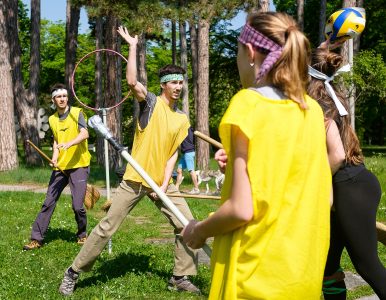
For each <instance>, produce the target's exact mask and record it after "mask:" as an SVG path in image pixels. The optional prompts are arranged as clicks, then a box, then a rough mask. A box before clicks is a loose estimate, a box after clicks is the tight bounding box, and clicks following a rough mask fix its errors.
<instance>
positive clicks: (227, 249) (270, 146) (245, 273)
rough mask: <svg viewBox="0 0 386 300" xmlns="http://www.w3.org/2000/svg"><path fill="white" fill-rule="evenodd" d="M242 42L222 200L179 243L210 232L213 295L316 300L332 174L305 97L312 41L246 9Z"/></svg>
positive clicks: (227, 129) (227, 125)
mask: <svg viewBox="0 0 386 300" xmlns="http://www.w3.org/2000/svg"><path fill="white" fill-rule="evenodd" d="M238 41H239V43H238V54H237V65H238V70H239V75H240V79H241V84H242V86H243V89H242V90H241V91H239V92H238V93H237V94H236V95H235V96H234V97H233V98H232V100H231V102H230V104H229V107H228V109H227V111H226V113H225V115H224V116H223V118H222V120H221V123H220V127H219V133H220V137H221V143H222V144H223V146H224V150H220V152H218V153H216V158H217V159H220V162H219V163H220V167H221V168H224V167H225V166H226V168H225V182H224V186H223V189H222V195H221V206H220V207H219V209H218V210H217V211H216V212H214V213H213V214H211V215H210V216H209V217H208V218H207V219H205V220H203V221H196V220H192V221H190V223H189V224H188V225H187V226H186V227H185V228H184V231H183V237H184V241H185V242H186V244H187V245H188V246H190V247H192V248H200V247H201V246H202V245H203V244H204V242H205V240H206V239H207V238H208V237H212V236H214V243H213V253H212V257H211V268H212V282H211V288H210V295H209V299H216V300H218V299H226V300H232V299H267V300H275V299H283V300H289V299H293V300H298V299H315V300H316V299H320V295H321V288H322V281H323V270H324V265H325V262H326V257H327V252H328V242H329V212H330V193H331V171H330V168H329V162H328V158H327V149H326V133H325V129H324V120H323V112H322V109H321V108H320V106H319V105H318V104H317V102H316V101H315V100H313V99H312V98H310V97H309V96H308V95H307V94H306V85H307V81H308V74H307V65H308V57H309V51H310V45H309V42H308V40H307V38H306V37H305V36H304V34H303V33H302V32H301V31H300V30H299V29H298V28H297V26H296V23H295V21H294V20H293V19H292V18H291V17H290V16H288V15H286V14H283V13H276V12H268V13H256V14H251V15H249V16H248V20H247V23H246V24H245V26H244V27H243V29H242V31H241V34H240V36H239V38H238ZM225 154H226V155H225Z"/></svg>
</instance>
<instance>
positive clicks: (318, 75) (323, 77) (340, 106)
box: [308, 64, 351, 116]
mask: <svg viewBox="0 0 386 300" xmlns="http://www.w3.org/2000/svg"><path fill="white" fill-rule="evenodd" d="M350 69H351V67H350V65H349V64H347V65H344V66H343V67H341V68H339V69H338V70H337V71H336V72H335V74H334V75H332V76H331V77H328V76H327V75H326V74H324V73H322V72H319V71H318V70H315V69H314V68H313V67H311V66H308V74H310V75H311V76H312V77H314V78H316V79H320V80H324V85H325V87H326V90H327V93H328V94H329V95H330V97H331V98H332V100H334V103H335V105H336V108H337V109H338V111H339V114H340V115H341V116H346V115H348V112H347V110H346V109H345V108H344V106H343V104H342V103H341V102H340V101H339V99H338V97H337V96H336V94H335V91H334V89H333V88H332V86H331V84H330V81H332V80H333V79H334V77H335V76H337V75H339V74H340V73H344V72H350Z"/></svg>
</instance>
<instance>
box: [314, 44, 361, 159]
mask: <svg viewBox="0 0 386 300" xmlns="http://www.w3.org/2000/svg"><path fill="white" fill-rule="evenodd" d="M342 62H343V57H342V56H341V55H339V54H337V53H335V52H331V51H329V50H328V49H324V48H317V49H315V50H313V51H312V53H311V67H313V68H314V69H315V70H318V71H319V72H322V73H323V74H325V75H327V76H329V77H330V76H332V75H334V74H335V72H336V71H337V70H338V68H339V67H340V66H341V65H342ZM330 84H331V86H332V87H333V89H334V91H335V93H336V96H337V97H338V99H339V101H340V102H341V103H342V104H343V106H344V107H345V108H346V110H347V111H349V105H348V103H347V99H346V97H345V96H344V95H343V94H342V93H341V92H340V91H339V90H338V89H337V88H336V87H335V86H334V84H333V82H330ZM308 94H309V95H310V96H311V97H312V98H314V99H315V100H316V101H318V103H319V104H320V106H321V107H322V109H323V113H324V117H325V118H326V119H332V120H334V121H335V122H336V124H337V126H338V128H339V133H340V137H341V139H342V143H343V147H344V151H345V153H346V162H348V163H352V164H355V165H357V164H360V163H362V162H363V155H362V151H361V148H360V145H359V140H358V137H357V136H356V134H355V132H354V130H353V128H352V127H351V121H350V115H346V116H340V114H339V112H338V109H337V107H336V105H335V103H334V100H333V99H332V98H331V97H330V95H328V93H327V91H326V88H325V86H324V81H322V80H319V79H316V78H313V77H311V81H310V84H309V86H308Z"/></svg>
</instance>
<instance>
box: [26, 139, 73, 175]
mask: <svg viewBox="0 0 386 300" xmlns="http://www.w3.org/2000/svg"><path fill="white" fill-rule="evenodd" d="M26 142H27V143H28V144H30V145H31V146H32V148H34V149H35V150H36V151H37V152H38V153H39V154H40V155H41V156H42V157H43V158H44V159H46V160H47V161H48V162H49V163H50V164H52V165H53V164H54V163H53V162H52V160H51V158H49V157H48V156H47V155H46V154H45V153H44V152H43V151H42V150H40V149H39V148H38V147H37V146H36V145H35V144H34V143H32V142H31V141H30V140H27V141H26ZM56 168H57V169H58V170H59V171H60V172H62V173H63V174H64V175H66V173H64V171H63V170H62V169H60V168H59V167H56Z"/></svg>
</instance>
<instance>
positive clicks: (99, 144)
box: [95, 17, 105, 165]
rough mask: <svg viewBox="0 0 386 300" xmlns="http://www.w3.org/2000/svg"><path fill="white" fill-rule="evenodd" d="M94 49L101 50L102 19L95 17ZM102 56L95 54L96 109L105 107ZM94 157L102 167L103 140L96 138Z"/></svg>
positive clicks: (98, 53)
mask: <svg viewBox="0 0 386 300" xmlns="http://www.w3.org/2000/svg"><path fill="white" fill-rule="evenodd" d="M95 47H96V49H102V48H103V17H97V18H96V22H95ZM102 74H103V55H102V53H101V52H97V54H96V56H95V97H96V107H98V108H102V107H105V105H104V103H103V75H102ZM96 155H97V162H98V164H99V165H104V162H105V152H104V139H103V138H101V137H99V136H98V137H97V140H96Z"/></svg>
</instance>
